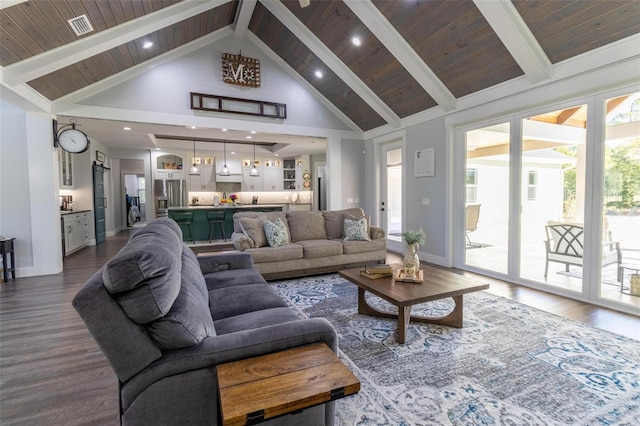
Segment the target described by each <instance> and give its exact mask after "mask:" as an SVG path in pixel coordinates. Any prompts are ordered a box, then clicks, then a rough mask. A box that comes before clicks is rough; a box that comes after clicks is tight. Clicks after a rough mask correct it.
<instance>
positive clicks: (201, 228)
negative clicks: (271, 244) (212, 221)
mask: <svg viewBox="0 0 640 426" xmlns="http://www.w3.org/2000/svg"><path fill="white" fill-rule="evenodd" d="M283 209H284V205H282V204H244V205H237V204H236V205H229V206H225V205H222V204H221V205H220V206H198V205H194V206H187V207H169V209H168V213H169V217H172V215H173V214H174V213H179V212H185V211H187V212H193V222H192V223H191V232H193V240H195V241H196V242H198V241H200V242H202V241H209V221H208V220H207V211H226V213H227V214H226V215H225V218H224V222H223V227H224V232H225V234H226V237H227V240H229V241H230V240H231V234H232V233H233V215H234V213H236V212H239V211H255V212H279V211H282V210H283ZM182 234H183V236H182V237H183V240H184V241H185V242H191V240H190V239H189V234H188V232H186V231H185V230H184V227H183V230H182ZM222 239H223V236H222V233H221V232H220V227H219V226H217V225H214V227H213V235H212V236H211V241H212V242H213V241H214V240H222Z"/></svg>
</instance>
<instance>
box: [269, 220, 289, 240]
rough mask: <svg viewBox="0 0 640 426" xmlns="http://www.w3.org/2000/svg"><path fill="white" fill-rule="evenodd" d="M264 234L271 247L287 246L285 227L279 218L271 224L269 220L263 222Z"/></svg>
mask: <svg viewBox="0 0 640 426" xmlns="http://www.w3.org/2000/svg"><path fill="white" fill-rule="evenodd" d="M264 233H265V235H266V236H267V241H268V242H269V245H270V246H271V247H280V246H286V245H287V244H289V234H288V233H287V227H286V226H285V224H284V223H283V222H282V220H281V219H280V218H277V219H276V220H275V222H271V221H270V220H267V221H265V223H264Z"/></svg>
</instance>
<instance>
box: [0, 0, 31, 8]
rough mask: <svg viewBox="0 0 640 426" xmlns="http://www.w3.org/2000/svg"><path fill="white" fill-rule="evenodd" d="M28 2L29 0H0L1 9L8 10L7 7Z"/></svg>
mask: <svg viewBox="0 0 640 426" xmlns="http://www.w3.org/2000/svg"><path fill="white" fill-rule="evenodd" d="M26 1H28V0H0V9H6V8H7V7H11V6H15V5H17V4H20V3H24V2H26Z"/></svg>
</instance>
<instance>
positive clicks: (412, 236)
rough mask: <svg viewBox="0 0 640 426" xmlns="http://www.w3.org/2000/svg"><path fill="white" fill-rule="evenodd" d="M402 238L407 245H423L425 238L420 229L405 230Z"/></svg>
mask: <svg viewBox="0 0 640 426" xmlns="http://www.w3.org/2000/svg"><path fill="white" fill-rule="evenodd" d="M402 237H403V238H404V240H405V241H406V242H407V244H409V245H412V244H424V241H425V238H426V236H425V235H424V231H423V230H422V229H420V230H418V231H412V230H411V229H407V230H406V231H404V232H403V233H402Z"/></svg>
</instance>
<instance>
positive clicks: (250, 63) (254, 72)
mask: <svg viewBox="0 0 640 426" xmlns="http://www.w3.org/2000/svg"><path fill="white" fill-rule="evenodd" d="M222 81H224V82H225V83H228V84H236V85H238V86H244V87H260V60H258V59H253V58H247V57H244V56H242V55H232V54H231V53H223V54H222Z"/></svg>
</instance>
